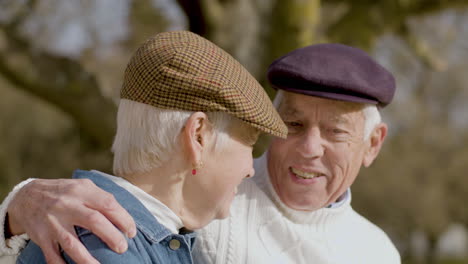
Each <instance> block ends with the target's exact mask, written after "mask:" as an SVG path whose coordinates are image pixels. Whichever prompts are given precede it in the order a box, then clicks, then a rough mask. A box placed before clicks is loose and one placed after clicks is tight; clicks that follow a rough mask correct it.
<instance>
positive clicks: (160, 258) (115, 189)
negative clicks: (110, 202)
mask: <svg viewBox="0 0 468 264" xmlns="http://www.w3.org/2000/svg"><path fill="white" fill-rule="evenodd" d="M73 178H76V179H90V180H92V181H93V182H94V183H95V184H96V185H97V186H99V187H100V188H102V189H104V190H105V191H107V192H110V193H112V194H113V195H114V196H115V198H116V199H117V201H118V202H119V203H120V204H121V205H122V206H123V207H124V208H125V209H126V210H127V211H128V212H129V213H130V215H131V216H132V217H133V219H134V220H135V223H136V226H137V235H136V236H135V237H134V238H132V239H127V242H128V250H127V251H126V252H125V253H123V254H118V253H115V252H114V251H112V250H111V249H109V248H108V247H107V245H106V244H104V242H102V241H101V240H100V239H99V238H98V237H97V236H95V235H94V234H93V233H91V232H90V231H88V230H86V229H84V228H81V227H75V229H76V232H77V234H78V238H79V239H80V240H81V242H82V243H83V244H84V245H85V246H86V248H87V249H88V250H89V252H90V253H91V254H92V255H93V257H94V258H96V259H97V260H98V261H99V262H100V263H112V264H118V263H171V264H172V263H193V261H192V256H191V251H192V248H193V245H194V242H195V233H185V234H172V233H171V232H170V231H169V230H168V229H166V228H165V227H164V226H163V225H161V224H160V223H159V222H158V221H157V220H156V218H155V217H154V216H153V215H152V214H151V213H150V212H149V211H148V210H147V209H146V208H145V207H144V206H143V204H142V203H141V202H140V201H138V200H137V199H136V198H135V197H134V196H133V195H132V194H130V193H129V192H128V191H126V190H125V189H123V188H122V187H120V186H118V185H117V184H115V183H114V182H112V181H111V180H109V179H107V178H105V177H103V176H102V175H99V174H98V173H95V172H90V171H82V170H77V171H75V172H74V174H73ZM62 254H63V257H64V259H65V261H66V262H67V263H75V262H74V261H72V260H71V258H70V257H69V256H68V255H67V254H66V253H65V252H63V251H62ZM17 263H46V261H45V258H44V255H43V254H42V251H41V249H40V248H39V247H38V246H37V245H36V244H35V243H34V242H32V241H29V243H28V245H27V246H26V248H25V249H24V250H23V251H22V253H21V255H20V256H19V257H18V260H17Z"/></svg>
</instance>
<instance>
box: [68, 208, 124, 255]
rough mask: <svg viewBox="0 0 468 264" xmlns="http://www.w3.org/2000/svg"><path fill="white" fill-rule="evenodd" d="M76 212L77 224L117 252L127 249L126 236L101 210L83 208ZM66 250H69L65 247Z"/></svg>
mask: <svg viewBox="0 0 468 264" xmlns="http://www.w3.org/2000/svg"><path fill="white" fill-rule="evenodd" d="M75 213H77V216H76V218H75V220H76V223H75V225H78V226H81V227H83V228H85V229H88V230H89V231H91V232H92V233H93V234H95V235H96V236H98V237H99V238H100V239H101V240H102V241H103V242H104V243H106V244H107V246H108V247H109V248H111V249H112V250H113V251H115V252H117V253H124V252H125V251H126V250H127V247H128V245H127V240H126V238H125V236H124V235H123V234H122V233H121V232H120V231H119V230H118V229H117V228H116V227H115V226H114V225H113V224H112V223H111V222H110V221H109V220H108V219H107V218H106V217H105V216H104V215H102V214H101V213H100V212H98V211H95V210H92V209H89V208H83V210H81V211H79V212H75ZM64 250H65V251H66V252H68V251H67V250H66V249H65V248H64Z"/></svg>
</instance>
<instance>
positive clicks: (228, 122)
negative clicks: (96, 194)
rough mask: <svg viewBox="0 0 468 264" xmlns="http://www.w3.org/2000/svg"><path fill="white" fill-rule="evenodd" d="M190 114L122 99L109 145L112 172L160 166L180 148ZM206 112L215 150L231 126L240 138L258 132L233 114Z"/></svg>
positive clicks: (244, 139) (248, 136)
mask: <svg viewBox="0 0 468 264" xmlns="http://www.w3.org/2000/svg"><path fill="white" fill-rule="evenodd" d="M193 113H194V112H190V111H180V110H168V109H161V108H157V107H153V106H151V105H147V104H143V103H139V102H135V101H131V100H127V99H121V100H120V103H119V110H118V113H117V132H116V135H115V139H114V143H113V145H112V152H113V153H114V165H113V170H114V174H115V175H129V174H134V173H141V172H147V171H150V170H152V169H154V168H158V167H160V166H161V165H162V164H163V162H165V161H167V160H168V159H169V158H170V157H171V155H172V154H173V153H174V152H175V151H176V150H178V148H180V146H179V145H178V144H177V140H178V137H179V135H180V132H181V131H182V129H183V127H184V125H185V122H186V121H187V119H188V118H189V117H190V116H191V115H192V114H193ZM206 114H207V116H208V119H209V121H210V122H211V124H212V125H213V131H214V133H215V136H216V142H215V150H216V151H217V150H219V149H220V148H221V147H223V146H224V142H225V141H226V139H227V138H229V137H230V134H231V133H232V131H233V129H236V130H237V129H241V130H242V131H243V133H242V137H243V138H241V140H242V141H246V142H249V140H252V138H253V137H255V138H256V136H257V135H258V130H257V129H256V128H254V127H252V126H250V125H248V124H247V123H245V122H242V121H241V120H240V119H237V118H235V117H233V116H232V115H229V114H227V113H224V112H208V113H206ZM249 143H250V142H249Z"/></svg>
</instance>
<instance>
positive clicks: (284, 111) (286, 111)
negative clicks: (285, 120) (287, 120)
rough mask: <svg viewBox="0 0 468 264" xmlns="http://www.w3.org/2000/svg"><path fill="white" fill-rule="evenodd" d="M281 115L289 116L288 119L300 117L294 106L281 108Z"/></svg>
mask: <svg viewBox="0 0 468 264" xmlns="http://www.w3.org/2000/svg"><path fill="white" fill-rule="evenodd" d="M280 113H281V115H284V116H288V117H296V116H299V115H300V111H299V110H297V109H296V107H294V106H286V105H283V106H282V107H281V108H280Z"/></svg>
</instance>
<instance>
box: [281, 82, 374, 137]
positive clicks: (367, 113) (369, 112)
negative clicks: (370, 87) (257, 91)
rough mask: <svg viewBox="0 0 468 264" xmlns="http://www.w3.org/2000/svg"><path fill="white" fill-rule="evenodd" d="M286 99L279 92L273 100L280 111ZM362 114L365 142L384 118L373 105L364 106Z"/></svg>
mask: <svg viewBox="0 0 468 264" xmlns="http://www.w3.org/2000/svg"><path fill="white" fill-rule="evenodd" d="M283 99H284V91H283V90H278V92H277V93H276V96H275V99H274V100H273V105H274V106H275V108H276V109H277V110H278V109H279V107H280V105H281V103H282V102H283ZM361 111H362V114H363V115H364V121H365V123H364V140H367V139H369V137H370V135H371V133H372V131H373V130H374V128H375V127H376V126H377V125H378V124H380V122H382V117H381V116H380V112H379V110H378V109H377V106H376V105H373V104H363V108H362V110H361Z"/></svg>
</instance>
